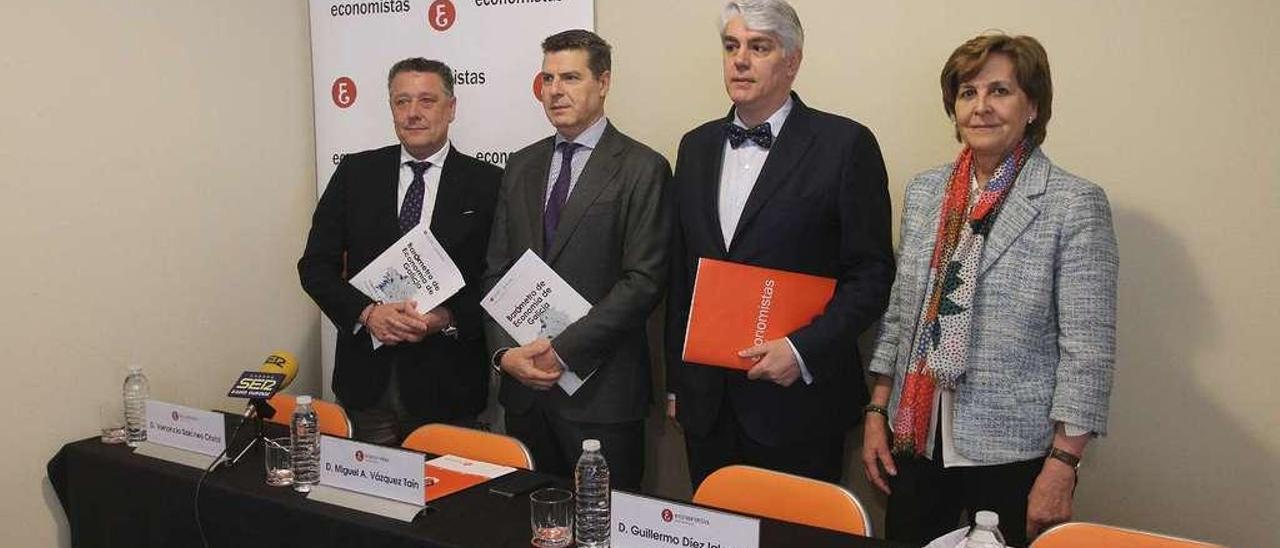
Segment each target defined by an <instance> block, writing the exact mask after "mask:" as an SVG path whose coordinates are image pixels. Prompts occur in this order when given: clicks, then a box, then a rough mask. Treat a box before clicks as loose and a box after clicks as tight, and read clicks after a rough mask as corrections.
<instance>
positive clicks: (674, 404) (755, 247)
mask: <svg viewBox="0 0 1280 548" xmlns="http://www.w3.org/2000/svg"><path fill="white" fill-rule="evenodd" d="M720 28H721V39H722V44H723V56H724V84H725V90H726V91H727V92H728V95H729V99H730V101H732V102H733V107H732V108H731V109H730V111H729V113H728V115H727V116H725V117H723V118H718V119H715V120H712V121H710V122H707V123H705V124H703V125H701V126H699V127H697V128H695V129H694V130H692V131H690V132H689V133H687V134H685V136H684V138H683V139H682V140H681V142H680V150H679V156H678V158H677V161H676V170H675V178H674V180H673V181H672V187H673V194H674V204H675V208H676V210H677V223H676V224H677V226H676V230H675V236H674V238H673V247H672V270H671V281H670V294H669V296H668V304H667V313H668V318H667V320H668V321H667V333H666V335H667V338H666V358H667V391H668V406H667V412H668V416H670V417H671V418H673V419H678V421H679V423H680V424H681V426H682V427H683V429H684V433H685V441H686V448H687V451H688V456H689V470H690V476H691V480H692V481H693V484H694V486H695V487H696V486H697V485H698V484H699V483H701V481H702V479H703V478H705V477H706V476H707V475H708V474H710V473H711V472H713V471H715V470H716V469H718V468H720V467H722V466H726V465H729V464H738V463H745V464H751V465H755V466H760V467H764V468H770V469H774V470H780V471H785V472H790V473H794V474H800V475H804V476H808V477H812V478H817V479H822V480H826V481H832V482H835V481H839V479H840V475H841V457H842V456H843V445H844V435H845V433H846V432H847V431H848V430H849V429H850V428H851V427H853V426H854V425H855V424H857V422H858V421H859V420H860V418H861V413H860V408H861V407H862V406H863V405H864V404H865V403H866V402H867V388H866V383H865V381H864V379H863V374H862V367H861V360H860V359H859V355H858V349H857V342H856V341H857V338H858V335H859V334H860V333H862V332H863V331H865V330H866V329H867V328H868V327H870V326H871V325H872V324H873V323H874V322H875V321H876V320H877V319H878V318H879V317H880V315H881V314H882V313H883V312H884V310H885V306H886V304H887V301H888V295H889V287H890V284H891V283H892V281H893V265H894V262H893V250H892V248H891V244H890V205H889V193H888V188H887V182H886V180H887V175H886V173H885V168H884V160H883V159H882V158H881V155H880V147H879V145H878V144H877V143H876V140H875V136H873V135H872V134H871V131H870V130H868V129H867V128H866V127H864V126H863V125H861V124H859V123H857V122H854V121H853V120H850V119H848V118H844V117H840V116H836V115H833V114H829V113H825V112H822V111H819V110H815V109H813V108H810V107H808V106H807V105H805V104H804V103H803V102H802V101H801V100H800V97H799V96H798V95H797V94H796V93H794V92H793V91H792V90H791V87H792V83H793V82H794V81H795V77H796V74H797V72H798V71H799V69H800V62H801V59H802V58H803V56H804V55H803V53H804V30H803V29H802V27H801V26H800V19H799V17H798V16H797V15H796V12H795V10H794V9H793V8H792V7H791V6H790V5H789V4H787V3H786V2H785V1H783V0H738V1H732V2H729V3H727V4H726V5H725V7H724V9H723V11H722V14H721V25H720ZM699 258H710V259H719V260H726V261H731V262H735V263H742V264H749V265H755V266H762V267H767V268H775V269H780V270H788V271H794V272H803V273H807V274H815V275H819V276H826V277H830V278H835V279H836V290H835V294H834V296H833V297H832V298H831V301H830V302H829V303H828V304H827V307H826V309H825V311H824V312H823V313H822V314H821V315H819V316H818V317H816V318H814V320H813V321H812V322H811V323H810V324H809V325H806V326H804V327H802V328H800V329H797V330H795V331H793V332H791V333H790V334H788V335H787V336H785V337H781V338H778V339H774V340H769V341H765V342H764V343H763V344H760V345H756V346H753V347H750V348H744V349H742V351H741V352H740V353H739V355H740V356H742V357H744V358H749V359H752V360H754V361H755V362H756V363H755V365H754V366H753V367H752V368H751V369H750V370H749V371H748V372H747V373H746V374H745V375H744V374H742V373H741V372H738V371H734V370H729V369H723V368H718V367H706V366H699V365H696V364H688V363H684V362H683V361H682V360H681V355H682V350H683V348H682V346H683V341H684V333H685V328H686V323H687V320H688V316H689V303H690V299H691V296H692V295H691V292H692V285H693V281H694V274H695V270H696V268H697V262H698V259H699Z"/></svg>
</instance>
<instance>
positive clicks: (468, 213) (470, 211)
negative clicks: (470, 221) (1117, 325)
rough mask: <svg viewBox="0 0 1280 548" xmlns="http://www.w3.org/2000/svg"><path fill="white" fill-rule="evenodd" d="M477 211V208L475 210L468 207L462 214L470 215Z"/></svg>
mask: <svg viewBox="0 0 1280 548" xmlns="http://www.w3.org/2000/svg"><path fill="white" fill-rule="evenodd" d="M475 212H476V210H474V209H468V210H466V211H463V212H462V214H463V215H470V214H472V213H475Z"/></svg>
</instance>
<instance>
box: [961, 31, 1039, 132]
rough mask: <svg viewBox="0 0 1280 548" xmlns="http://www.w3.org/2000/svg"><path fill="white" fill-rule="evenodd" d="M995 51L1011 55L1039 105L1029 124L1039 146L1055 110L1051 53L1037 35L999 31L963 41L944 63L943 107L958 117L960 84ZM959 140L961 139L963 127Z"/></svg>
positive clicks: (1022, 81) (1030, 96)
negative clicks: (1050, 69)
mask: <svg viewBox="0 0 1280 548" xmlns="http://www.w3.org/2000/svg"><path fill="white" fill-rule="evenodd" d="M993 54H1004V55H1007V56H1009V60H1010V61H1012V62H1013V73H1014V76H1015V77H1016V78H1017V79H1018V87H1019V88H1022V91H1023V93H1026V94H1027V98H1028V99H1030V100H1031V103H1032V104H1033V105H1035V106H1036V119H1035V120H1033V121H1032V122H1031V123H1030V124H1028V125H1027V138H1028V139H1030V140H1031V144H1032V145H1037V146H1038V145H1039V144H1040V143H1043V142H1044V137H1045V135H1046V134H1047V132H1048V129H1047V128H1048V125H1049V118H1050V117H1051V116H1052V114H1053V80H1052V79H1051V78H1050V77H1049V55H1048V54H1047V53H1045V51H1044V46H1041V45H1040V42H1039V41H1037V40H1036V39H1035V38H1032V37H1030V36H1009V35H1008V34H1005V33H1003V32H995V33H988V34H982V35H980V36H977V37H975V38H972V39H970V40H969V41H968V42H965V43H963V44H961V45H960V47H958V48H956V50H955V51H953V52H951V57H950V58H948V59H947V63H946V64H945V65H942V77H941V80H942V107H943V108H944V109H946V111H947V116H951V117H955V115H956V94H957V93H959V90H960V84H961V83H962V82H964V81H966V80H968V79H970V78H973V77H974V76H976V75H977V74H978V73H979V72H981V71H982V67H983V66H984V65H986V64H987V59H988V58H990V57H991V55H993ZM956 140H957V141H958V140H960V132H959V130H957V131H956Z"/></svg>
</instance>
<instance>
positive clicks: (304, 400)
mask: <svg viewBox="0 0 1280 548" xmlns="http://www.w3.org/2000/svg"><path fill="white" fill-rule="evenodd" d="M297 404H298V405H311V396H298V399H297Z"/></svg>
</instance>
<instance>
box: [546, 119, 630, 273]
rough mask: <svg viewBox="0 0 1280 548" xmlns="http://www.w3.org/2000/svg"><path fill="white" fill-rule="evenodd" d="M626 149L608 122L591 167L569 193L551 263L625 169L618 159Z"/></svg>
mask: <svg viewBox="0 0 1280 548" xmlns="http://www.w3.org/2000/svg"><path fill="white" fill-rule="evenodd" d="M624 148H625V147H623V143H622V140H621V139H620V138H619V136H618V130H617V129H614V127H613V124H612V123H608V122H606V124H605V127H604V134H603V135H601V136H600V142H599V143H597V144H596V148H595V150H592V151H591V157H590V158H587V165H586V166H583V168H582V174H581V175H578V181H577V182H576V183H574V185H573V190H572V191H571V192H570V193H569V200H568V201H567V202H565V204H564V211H563V212H561V214H560V226H558V227H556V239H555V241H553V242H551V250H550V251H548V253H547V255H546V257H547V262H548V263H550V262H552V261H555V260H556V257H557V256H559V255H560V251H561V250H562V249H564V245H565V242H567V241H568V240H569V237H570V236H572V235H573V231H574V229H576V228H577V227H578V223H579V221H581V220H582V215H583V214H584V213H586V212H587V207H589V206H590V205H591V203H592V202H595V201H596V198H597V197H599V196H600V191H602V190H604V188H605V187H606V186H608V184H609V181H611V180H613V176H614V174H616V173H617V172H618V169H619V168H620V167H622V162H620V161H619V160H618V157H619V156H621V155H622V151H623V149H624ZM544 179H545V177H544ZM539 218H541V217H539Z"/></svg>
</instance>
